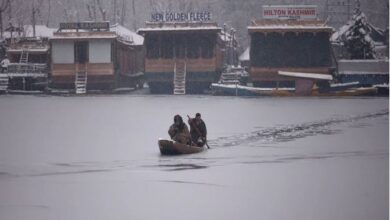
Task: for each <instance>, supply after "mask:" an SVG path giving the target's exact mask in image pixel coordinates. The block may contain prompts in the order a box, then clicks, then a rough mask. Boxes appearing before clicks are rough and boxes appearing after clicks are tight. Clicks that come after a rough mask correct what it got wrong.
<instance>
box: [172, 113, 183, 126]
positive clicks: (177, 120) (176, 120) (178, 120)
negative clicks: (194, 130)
mask: <svg viewBox="0 0 390 220" xmlns="http://www.w3.org/2000/svg"><path fill="white" fill-rule="evenodd" d="M173 122H174V123H175V125H181V124H183V118H182V117H181V116H180V115H175V117H173Z"/></svg>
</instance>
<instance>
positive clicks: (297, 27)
mask: <svg viewBox="0 0 390 220" xmlns="http://www.w3.org/2000/svg"><path fill="white" fill-rule="evenodd" d="M290 30H292V31H311V32H320V31H321V32H333V28H332V27H329V26H327V25H326V24H325V23H324V22H322V21H320V20H270V19H263V20H255V21H252V24H251V25H250V26H248V31H249V32H250V33H252V32H267V31H268V32H278V31H280V32H284V31H290Z"/></svg>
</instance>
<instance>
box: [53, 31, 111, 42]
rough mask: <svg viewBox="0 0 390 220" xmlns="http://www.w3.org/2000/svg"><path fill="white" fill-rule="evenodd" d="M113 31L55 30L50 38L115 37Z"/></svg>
mask: <svg viewBox="0 0 390 220" xmlns="http://www.w3.org/2000/svg"><path fill="white" fill-rule="evenodd" d="M116 37H117V35H116V33H115V32H111V31H88V32H82V31H79V32H75V31H74V32H55V33H54V34H53V37H51V38H50V40H83V39H85V40H87V39H115V38H116Z"/></svg>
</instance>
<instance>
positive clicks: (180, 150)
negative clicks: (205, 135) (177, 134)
mask: <svg viewBox="0 0 390 220" xmlns="http://www.w3.org/2000/svg"><path fill="white" fill-rule="evenodd" d="M158 146H159V148H160V152H161V154H162V155H179V154H194V153H199V152H202V151H204V149H205V147H197V146H191V145H187V144H182V143H178V142H175V141H171V140H164V139H160V140H158Z"/></svg>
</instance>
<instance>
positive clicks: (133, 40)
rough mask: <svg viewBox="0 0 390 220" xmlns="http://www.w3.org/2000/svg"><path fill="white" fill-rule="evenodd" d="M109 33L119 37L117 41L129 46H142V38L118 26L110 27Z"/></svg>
mask: <svg viewBox="0 0 390 220" xmlns="http://www.w3.org/2000/svg"><path fill="white" fill-rule="evenodd" d="M110 31H112V32H115V33H116V34H117V35H118V36H119V39H120V40H121V41H122V42H124V43H129V44H131V45H143V44H144V37H142V36H141V35H139V34H137V33H135V32H133V31H131V30H129V29H127V28H125V27H123V26H122V25H120V24H114V25H112V26H111V27H110Z"/></svg>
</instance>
